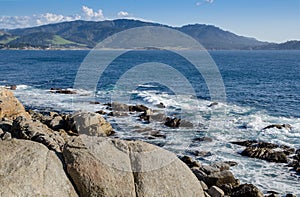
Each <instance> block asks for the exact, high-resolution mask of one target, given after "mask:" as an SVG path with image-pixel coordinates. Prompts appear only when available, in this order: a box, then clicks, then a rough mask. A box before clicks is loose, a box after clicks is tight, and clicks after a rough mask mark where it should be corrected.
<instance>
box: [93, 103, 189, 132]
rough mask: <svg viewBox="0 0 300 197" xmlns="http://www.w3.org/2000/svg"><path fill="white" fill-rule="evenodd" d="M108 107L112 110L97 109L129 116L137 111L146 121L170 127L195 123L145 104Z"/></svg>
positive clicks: (110, 105) (108, 104)
mask: <svg viewBox="0 0 300 197" xmlns="http://www.w3.org/2000/svg"><path fill="white" fill-rule="evenodd" d="M106 105H107V109H108V110H111V112H109V113H106V112H105V111H103V110H99V111H97V113H99V114H102V115H104V114H107V115H108V116H127V115H128V114H127V113H126V112H129V113H134V112H137V113H139V116H138V117H139V119H140V120H141V121H144V122H145V123H150V122H152V121H156V122H162V123H163V124H164V125H165V126H167V127H170V128H178V127H184V128H192V127H193V124H192V123H191V122H189V121H186V120H181V119H180V118H177V117H176V116H171V117H168V116H166V115H165V114H163V113H161V111H160V110H152V109H150V108H148V107H147V106H144V105H126V104H123V103H116V102H113V103H107V104H106ZM157 107H158V108H165V105H164V104H163V103H160V104H158V105H157Z"/></svg>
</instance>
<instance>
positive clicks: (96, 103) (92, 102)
mask: <svg viewBox="0 0 300 197" xmlns="http://www.w3.org/2000/svg"><path fill="white" fill-rule="evenodd" d="M90 104H93V105H99V104H100V102H98V101H91V102H90Z"/></svg>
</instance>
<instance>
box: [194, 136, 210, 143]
mask: <svg viewBox="0 0 300 197" xmlns="http://www.w3.org/2000/svg"><path fill="white" fill-rule="evenodd" d="M212 141H213V139H212V138H210V137H196V138H194V139H193V142H212Z"/></svg>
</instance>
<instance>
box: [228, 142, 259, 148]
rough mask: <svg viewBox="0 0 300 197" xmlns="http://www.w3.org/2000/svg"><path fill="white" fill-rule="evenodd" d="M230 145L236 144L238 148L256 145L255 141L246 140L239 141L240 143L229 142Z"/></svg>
mask: <svg viewBox="0 0 300 197" xmlns="http://www.w3.org/2000/svg"><path fill="white" fill-rule="evenodd" d="M231 143H232V144H237V145H240V146H247V147H248V146H251V145H252V144H256V143H257V141H256V140H246V141H240V142H231Z"/></svg>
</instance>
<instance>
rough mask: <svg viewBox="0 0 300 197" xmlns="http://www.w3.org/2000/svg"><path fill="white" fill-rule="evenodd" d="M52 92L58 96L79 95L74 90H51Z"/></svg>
mask: <svg viewBox="0 0 300 197" xmlns="http://www.w3.org/2000/svg"><path fill="white" fill-rule="evenodd" d="M50 92H52V93H57V94H77V92H76V91H74V90H68V89H61V88H51V89H50Z"/></svg>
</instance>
